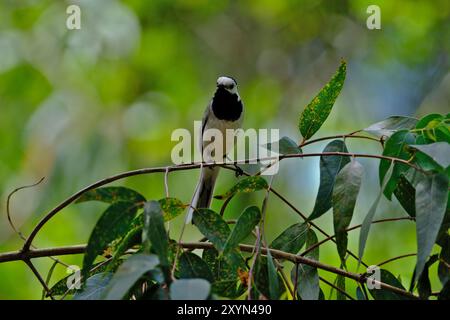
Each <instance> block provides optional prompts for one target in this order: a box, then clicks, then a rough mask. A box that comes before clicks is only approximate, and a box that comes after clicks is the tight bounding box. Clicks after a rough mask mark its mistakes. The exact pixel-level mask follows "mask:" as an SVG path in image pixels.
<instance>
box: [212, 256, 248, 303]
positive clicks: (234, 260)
mask: <svg viewBox="0 0 450 320" xmlns="http://www.w3.org/2000/svg"><path fill="white" fill-rule="evenodd" d="M213 270H214V275H215V279H216V281H214V283H213V292H214V293H216V294H218V295H220V296H223V297H227V298H231V299H233V298H237V297H239V296H240V295H242V294H243V293H244V292H245V289H246V287H247V283H245V284H243V283H242V282H241V280H240V275H248V270H247V266H246V264H245V261H244V258H243V257H242V255H241V254H240V253H238V252H237V251H231V252H230V253H229V254H227V255H226V256H220V257H217V258H216V261H215V264H214V267H213Z"/></svg>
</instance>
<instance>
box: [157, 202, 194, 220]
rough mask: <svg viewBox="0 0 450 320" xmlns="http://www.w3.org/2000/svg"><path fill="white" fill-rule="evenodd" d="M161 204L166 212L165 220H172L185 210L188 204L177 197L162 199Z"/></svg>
mask: <svg viewBox="0 0 450 320" xmlns="http://www.w3.org/2000/svg"><path fill="white" fill-rule="evenodd" d="M158 202H159V204H160V206H161V209H162V211H163V213H164V221H170V220H172V219H174V218H176V217H178V216H179V215H180V214H182V213H183V212H184V210H185V209H186V208H187V206H188V205H186V204H184V203H183V202H181V200H179V199H177V198H163V199H160V200H159V201H158Z"/></svg>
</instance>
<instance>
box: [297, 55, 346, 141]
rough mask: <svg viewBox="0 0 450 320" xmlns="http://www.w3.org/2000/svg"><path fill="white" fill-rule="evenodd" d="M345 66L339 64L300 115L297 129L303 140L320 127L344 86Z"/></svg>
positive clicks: (343, 63) (343, 62)
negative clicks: (333, 73) (334, 72)
mask: <svg viewBox="0 0 450 320" xmlns="http://www.w3.org/2000/svg"><path fill="white" fill-rule="evenodd" d="M346 69H347V64H346V63H345V61H342V62H341V65H340V66H339V69H338V71H337V72H336V74H335V75H334V76H333V78H331V80H330V82H328V83H327V84H326V85H325V87H323V88H322V90H320V92H319V93H318V94H317V95H316V96H315V97H314V99H313V100H312V101H311V102H310V103H309V104H308V105H307V106H306V108H305V109H304V110H303V112H302V114H301V115H300V121H299V129H300V133H301V134H302V136H303V139H304V140H308V139H309V138H311V137H312V136H313V135H314V134H315V133H316V132H317V131H318V130H319V129H320V127H321V126H322V124H323V123H324V122H325V120H326V119H327V118H328V115H329V114H330V112H331V108H332V107H333V105H334V102H335V101H336V99H337V97H338V96H339V93H340V92H341V89H342V86H343V85H344V81H345V75H346Z"/></svg>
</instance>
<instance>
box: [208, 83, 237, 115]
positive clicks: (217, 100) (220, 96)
mask: <svg viewBox="0 0 450 320" xmlns="http://www.w3.org/2000/svg"><path fill="white" fill-rule="evenodd" d="M242 108H243V107H242V101H241V100H239V99H238V95H237V94H232V93H230V92H229V91H227V90H226V89H225V88H221V87H219V88H217V90H216V93H215V94H214V97H213V99H212V111H213V112H214V115H215V116H216V117H217V118H218V119H219V120H226V121H236V120H238V119H239V117H240V116H241V114H242Z"/></svg>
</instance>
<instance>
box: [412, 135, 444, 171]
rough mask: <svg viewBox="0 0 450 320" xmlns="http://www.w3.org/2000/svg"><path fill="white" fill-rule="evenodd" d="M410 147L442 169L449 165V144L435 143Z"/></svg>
mask: <svg viewBox="0 0 450 320" xmlns="http://www.w3.org/2000/svg"><path fill="white" fill-rule="evenodd" d="M410 147H412V148H414V149H417V150H419V151H421V152H423V153H425V154H426V155H428V156H429V157H430V158H431V159H433V161H435V162H436V163H437V164H438V165H440V166H441V167H442V168H444V169H445V168H447V167H448V166H449V165H450V144H449V143H447V142H435V143H431V144H425V145H417V144H416V145H411V146H410Z"/></svg>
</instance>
